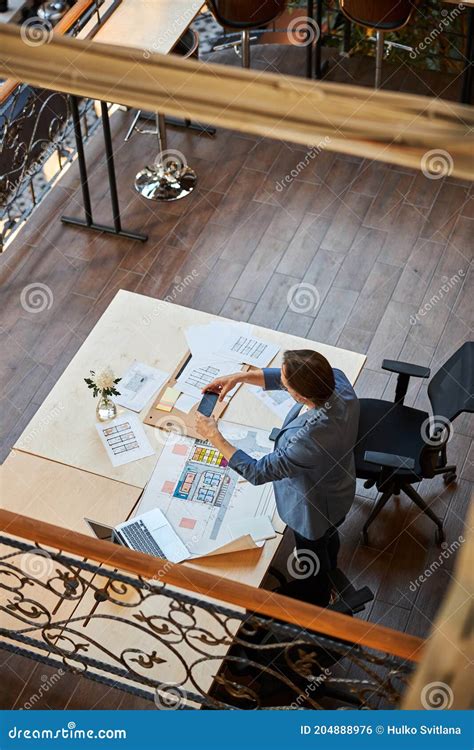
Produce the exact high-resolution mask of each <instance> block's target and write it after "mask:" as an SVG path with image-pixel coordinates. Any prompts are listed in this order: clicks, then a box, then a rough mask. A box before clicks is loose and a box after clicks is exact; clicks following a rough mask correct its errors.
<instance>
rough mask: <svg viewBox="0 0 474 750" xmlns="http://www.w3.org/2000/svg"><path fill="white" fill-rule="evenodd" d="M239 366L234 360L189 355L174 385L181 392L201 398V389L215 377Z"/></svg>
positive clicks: (226, 373) (234, 370)
mask: <svg viewBox="0 0 474 750" xmlns="http://www.w3.org/2000/svg"><path fill="white" fill-rule="evenodd" d="M237 370H239V367H238V366H237V365H236V363H235V362H229V361H228V360H223V359H216V358H212V359H209V358H208V357H206V358H199V357H194V356H192V357H191V360H190V361H189V362H188V364H187V365H186V367H185V368H184V370H183V372H182V373H181V375H180V376H179V378H178V379H177V381H176V386H177V388H179V389H180V390H181V391H182V392H183V393H186V394H187V395H188V396H194V397H195V398H202V389H203V388H205V387H206V385H209V383H211V382H212V381H213V380H215V378H220V377H221V376H222V375H230V373H231V372H236V371H237Z"/></svg>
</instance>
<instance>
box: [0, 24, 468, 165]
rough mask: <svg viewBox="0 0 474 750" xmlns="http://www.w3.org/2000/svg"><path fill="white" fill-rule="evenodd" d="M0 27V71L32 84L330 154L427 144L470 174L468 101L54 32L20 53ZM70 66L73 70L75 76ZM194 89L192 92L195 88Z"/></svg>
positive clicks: (12, 31)
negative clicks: (321, 147) (317, 79)
mask: <svg viewBox="0 0 474 750" xmlns="http://www.w3.org/2000/svg"><path fill="white" fill-rule="evenodd" d="M8 27H9V24H4V25H3V27H2V28H0V38H1V48H2V58H0V73H3V74H6V75H9V74H11V71H12V70H13V71H14V75H15V76H17V77H18V78H20V79H21V80H23V81H25V82H27V83H29V84H30V85H34V86H43V87H45V88H52V89H54V90H56V89H59V90H62V91H65V92H67V93H73V94H78V95H82V96H87V97H89V98H93V99H99V100H105V101H106V100H107V99H110V96H111V94H110V92H111V91H112V90H113V91H114V95H113V98H114V99H116V100H117V102H119V103H121V104H127V105H129V106H133V107H138V108H141V109H145V110H146V111H152V112H153V111H155V112H156V111H157V112H165V113H167V114H171V115H176V116H178V117H182V116H185V117H189V118H193V119H196V120H198V121H199V122H211V123H213V124H218V125H225V126H226V127H232V128H234V129H236V130H240V131H244V132H250V133H255V134H257V135H264V136H269V135H271V136H272V137H274V138H280V139H287V140H293V141H295V142H299V143H303V144H305V145H306V144H307V143H308V142H313V143H314V142H315V141H316V142H319V141H321V140H323V139H325V138H327V139H329V140H328V141H327V144H328V148H329V149H330V150H331V151H340V152H345V153H350V154H353V155H355V156H364V157H368V158H372V159H377V160H381V161H390V162H392V163H394V162H396V163H399V164H403V165H407V166H412V167H415V168H417V169H418V168H420V164H421V162H422V159H423V157H424V155H425V154H426V152H427V150H428V149H430V148H431V149H433V148H436V147H439V148H442V149H445V150H447V151H448V152H449V154H450V156H451V158H452V160H453V168H452V173H453V174H454V175H456V176H459V177H467V178H469V177H471V176H472V174H473V173H474V156H473V153H472V135H470V129H471V128H472V122H473V117H474V116H473V114H472V112H471V110H470V108H469V107H468V106H463V105H460V104H454V103H452V102H449V103H446V102H443V101H442V100H435V99H433V100H425V99H424V98H423V97H411V96H407V95H406V94H404V95H400V94H397V93H393V92H390V93H388V92H384V91H381V90H379V91H373V90H370V91H367V90H364V89H363V88H361V87H357V86H343V87H342V86H338V85H337V84H332V83H317V84H315V83H313V82H312V81H306V80H304V79H301V78H299V79H298V78H291V77H290V76H288V77H285V78H282V77H281V76H280V75H276V74H272V73H265V74H261V73H260V72H257V74H256V73H255V71H251V70H237V69H234V68H230V67H225V66H222V67H219V66H216V65H210V64H208V63H207V64H205V65H203V64H202V63H199V62H193V61H191V60H181V59H179V58H178V57H177V56H174V55H169V56H166V55H158V54H156V55H151V56H150V58H149V59H146V58H145V56H144V55H143V50H139V51H137V50H133V49H131V48H130V49H129V48H126V47H118V46H113V45H107V44H100V43H97V42H96V43H94V42H85V41H82V40H78V39H69V38H65V37H55V36H53V38H52V39H51V40H49V44H42V45H37V46H34V47H31V48H30V49H29V53H28V55H25V54H24V44H23V41H22V39H21V35H20V30H19V29H18V28H16V27H12V28H8ZM78 69H79V71H80V75H78ZM196 92H199V94H198V95H196Z"/></svg>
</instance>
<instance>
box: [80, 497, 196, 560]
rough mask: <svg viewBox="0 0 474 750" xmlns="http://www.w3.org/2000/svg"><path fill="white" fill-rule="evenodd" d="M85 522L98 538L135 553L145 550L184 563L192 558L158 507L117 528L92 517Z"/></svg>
mask: <svg viewBox="0 0 474 750" xmlns="http://www.w3.org/2000/svg"><path fill="white" fill-rule="evenodd" d="M84 521H86V523H87V524H88V525H89V528H90V529H91V530H92V532H93V533H94V535H95V536H96V537H97V538H98V539H104V540H105V541H107V542H115V544H122V545H123V546H124V547H129V548H130V549H133V550H135V551H136V552H145V553H146V554H147V555H153V557H160V558H162V559H163V560H169V561H170V562H173V563H178V562H182V560H188V559H189V558H190V557H191V554H190V552H189V550H188V548H187V547H186V545H185V544H184V543H183V542H182V541H181V539H180V538H179V536H178V535H177V533H176V531H175V530H174V529H173V527H172V526H171V524H170V523H169V521H168V520H167V519H166V516H165V515H164V513H162V511H161V510H159V509H158V508H154V509H153V510H149V511H148V512H147V513H142V514H141V515H139V516H135V517H134V518H131V519H130V521H125V522H124V523H120V524H119V525H118V526H115V527H112V526H106V525H105V524H103V523H99V522H97V521H93V520H91V519H90V518H85V519H84Z"/></svg>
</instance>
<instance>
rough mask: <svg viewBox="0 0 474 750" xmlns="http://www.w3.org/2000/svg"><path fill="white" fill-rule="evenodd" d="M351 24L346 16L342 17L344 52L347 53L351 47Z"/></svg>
mask: <svg viewBox="0 0 474 750" xmlns="http://www.w3.org/2000/svg"><path fill="white" fill-rule="evenodd" d="M351 31H352V26H351V22H350V21H349V19H348V18H345V19H344V52H345V53H346V54H347V53H348V52H350V49H351Z"/></svg>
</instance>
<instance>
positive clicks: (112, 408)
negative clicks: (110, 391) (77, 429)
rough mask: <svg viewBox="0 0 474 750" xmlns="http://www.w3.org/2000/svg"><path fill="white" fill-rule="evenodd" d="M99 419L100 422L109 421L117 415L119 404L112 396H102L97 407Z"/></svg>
mask: <svg viewBox="0 0 474 750" xmlns="http://www.w3.org/2000/svg"><path fill="white" fill-rule="evenodd" d="M95 411H96V414H97V419H98V420H99V422H107V421H108V420H109V419H114V418H115V417H116V416H117V406H116V405H115V404H114V402H113V401H112V399H111V397H110V396H104V395H102V396H100V397H99V401H98V403H97V408H96V410H95Z"/></svg>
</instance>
